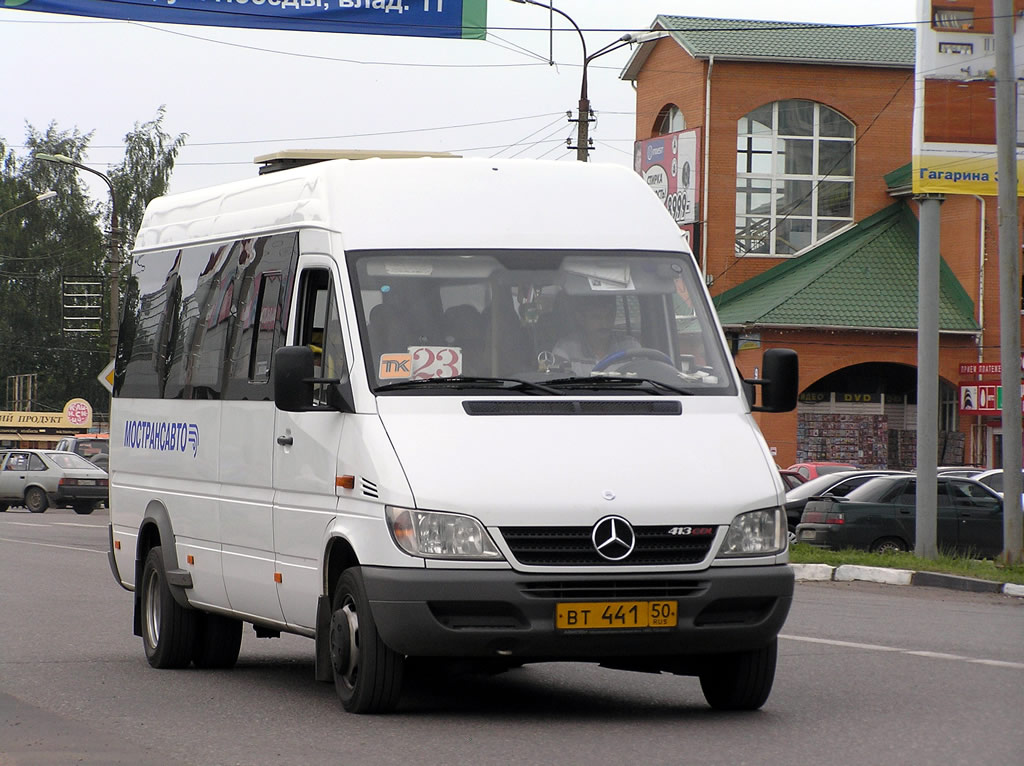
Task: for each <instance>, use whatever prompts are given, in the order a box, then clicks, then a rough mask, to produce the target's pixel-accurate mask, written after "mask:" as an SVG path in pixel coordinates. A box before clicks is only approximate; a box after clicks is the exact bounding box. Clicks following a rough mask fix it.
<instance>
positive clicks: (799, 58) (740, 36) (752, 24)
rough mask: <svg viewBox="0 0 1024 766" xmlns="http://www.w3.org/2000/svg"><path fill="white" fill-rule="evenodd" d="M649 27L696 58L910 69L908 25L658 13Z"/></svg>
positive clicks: (644, 50) (643, 54) (643, 52)
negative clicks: (664, 31)
mask: <svg viewBox="0 0 1024 766" xmlns="http://www.w3.org/2000/svg"><path fill="white" fill-rule="evenodd" d="M651 28H652V29H667V30H669V31H671V32H672V38H673V39H674V40H675V41H676V42H677V43H679V44H680V45H681V46H682V47H683V48H684V49H685V50H686V51H687V52H688V53H689V54H690V55H691V56H693V57H694V58H708V57H710V56H715V58H721V59H747V60H757V61H795V62H803V63H813V64H831V65H852V66H884V67H897V68H906V69H913V67H914V49H915V32H914V30H913V28H911V27H877V26H836V25H829V24H795V23H792V22H782V21H779V22H776V21H747V20H737V19H706V18H700V17H696V16H665V15H659V16H658V17H657V18H656V19H655V20H654V23H653V24H652V25H651ZM652 49H653V44H652V43H646V44H644V45H642V46H640V48H639V49H638V50H636V51H634V54H633V58H632V59H631V60H630V62H629V64H627V65H626V68H625V70H623V74H622V78H623V79H627V80H628V79H635V77H636V74H637V73H638V72H639V70H640V69H641V68H642V66H643V62H644V61H645V60H646V58H647V56H648V55H649V54H650V50H652Z"/></svg>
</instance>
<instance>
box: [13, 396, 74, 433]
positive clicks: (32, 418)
mask: <svg viewBox="0 0 1024 766" xmlns="http://www.w3.org/2000/svg"><path fill="white" fill-rule="evenodd" d="M91 427H92V405H90V404H89V402H87V401H86V400H85V399H70V400H69V401H68V402H67V404H65V405H64V410H63V411H62V412H30V411H23V410H0V434H7V433H19V432H20V433H23V434H28V433H46V432H48V431H49V432H63V433H78V432H80V431H86V430H88V429H89V428H91Z"/></svg>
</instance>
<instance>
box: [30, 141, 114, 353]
mask: <svg viewBox="0 0 1024 766" xmlns="http://www.w3.org/2000/svg"><path fill="white" fill-rule="evenodd" d="M34 156H35V159H37V160H44V161H46V162H56V163H59V164H61V165H70V166H71V167H74V168H78V169H79V170H84V171H86V172H88V173H92V174H94V175H97V176H99V177H100V178H102V179H103V182H104V183H105V184H106V185H107V188H108V189H109V190H110V232H109V233H108V235H107V278H108V280H109V282H110V285H109V289H110V359H111V360H113V359H114V358H115V357H116V356H117V325H118V322H119V321H120V318H121V308H120V303H121V286H120V276H121V255H120V253H121V250H120V248H119V246H118V237H119V235H120V230H119V229H118V226H117V195H116V194H115V193H114V184H113V183H112V182H111V180H110V178H108V177H107V175H106V174H105V173H101V172H100V171H98V170H96V169H95V168H91V167H89V166H88V165H83V164H82V163H80V162H76V161H75V160H73V159H71V158H70V157H67V156H65V155H63V154H42V153H37V154H36V155H34Z"/></svg>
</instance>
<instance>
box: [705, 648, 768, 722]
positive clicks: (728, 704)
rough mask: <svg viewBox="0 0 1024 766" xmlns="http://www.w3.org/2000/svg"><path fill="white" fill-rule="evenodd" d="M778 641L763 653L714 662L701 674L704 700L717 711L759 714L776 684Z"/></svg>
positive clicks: (720, 657)
mask: <svg viewBox="0 0 1024 766" xmlns="http://www.w3.org/2000/svg"><path fill="white" fill-rule="evenodd" d="M778 646H779V642H778V641H777V640H775V641H772V642H771V643H770V644H768V645H767V646H764V647H762V648H760V649H753V650H751V651H748V652H736V653H734V654H722V655H718V656H716V657H713V658H710V660H709V662H708V664H707V665H706V667H705V668H704V669H703V670H702V671H701V673H700V688H701V691H703V692H704V699H706V700H707V702H708V704H709V705H711V707H713V708H715V709H716V710H757V709H758V708H760V707H761V706H762V705H763V704H764V703H765V702H767V701H768V695H769V694H771V691H772V683H773V682H774V680H775V663H776V659H777V657H778Z"/></svg>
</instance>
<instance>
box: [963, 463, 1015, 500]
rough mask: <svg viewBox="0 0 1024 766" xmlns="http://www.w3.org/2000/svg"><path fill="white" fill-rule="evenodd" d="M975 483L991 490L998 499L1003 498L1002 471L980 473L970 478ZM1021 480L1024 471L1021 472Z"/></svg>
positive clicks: (996, 469) (994, 470) (992, 470)
mask: <svg viewBox="0 0 1024 766" xmlns="http://www.w3.org/2000/svg"><path fill="white" fill-rule="evenodd" d="M971 478H972V479H974V480H975V481H980V482H981V483H982V484H984V485H985V486H986V487H988V488H989V489H991V490H992V491H993V492H995V493H996V494H997V495H999V496H1000V497H1002V496H1003V469H1002V468H992V469H989V470H988V471H982V472H981V473H979V474H977V475H975V476H972V477H971ZM1021 479H1022V480H1024V471H1021Z"/></svg>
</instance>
